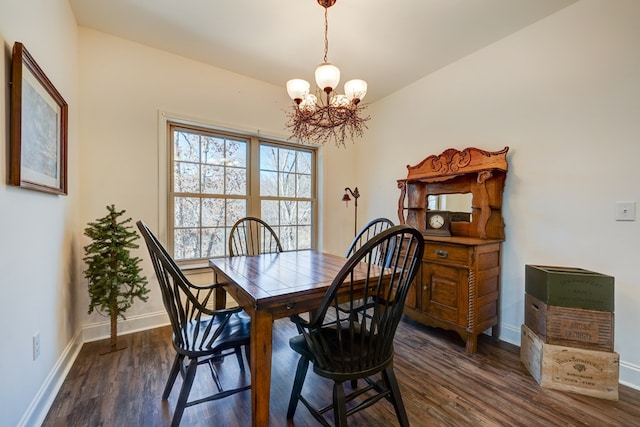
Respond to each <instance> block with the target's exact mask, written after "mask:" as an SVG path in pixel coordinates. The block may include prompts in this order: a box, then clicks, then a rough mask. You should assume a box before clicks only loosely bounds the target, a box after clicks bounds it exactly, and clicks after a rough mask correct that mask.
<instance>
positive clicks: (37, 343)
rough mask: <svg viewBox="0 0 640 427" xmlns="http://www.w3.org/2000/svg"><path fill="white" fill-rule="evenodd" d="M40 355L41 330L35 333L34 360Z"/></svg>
mask: <svg viewBox="0 0 640 427" xmlns="http://www.w3.org/2000/svg"><path fill="white" fill-rule="evenodd" d="M38 357H40V332H36V333H35V334H33V360H36V359H37V358H38Z"/></svg>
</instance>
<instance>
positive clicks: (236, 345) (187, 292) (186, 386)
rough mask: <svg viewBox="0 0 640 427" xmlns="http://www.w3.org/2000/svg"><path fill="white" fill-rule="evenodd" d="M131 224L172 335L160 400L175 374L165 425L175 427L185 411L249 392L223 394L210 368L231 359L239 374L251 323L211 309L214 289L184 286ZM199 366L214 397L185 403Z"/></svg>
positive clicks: (159, 249)
mask: <svg viewBox="0 0 640 427" xmlns="http://www.w3.org/2000/svg"><path fill="white" fill-rule="evenodd" d="M136 224H137V226H138V229H140V232H141V234H142V236H143V237H144V240H145V242H146V244H147V249H148V250H149V255H150V256H151V261H152V263H153V267H154V269H155V273H156V276H157V278H158V282H159V284H160V289H161V291H162V301H163V303H164V306H165V309H166V310H167V314H168V315H169V320H170V321H171V328H172V330H173V347H174V349H175V350H176V357H175V359H174V362H173V365H172V367H171V372H170V373H169V378H168V379H167V383H166V385H165V388H164V392H163V394H162V399H167V398H168V397H169V394H170V393H171V389H172V388H173V385H174V383H175V381H176V378H177V376H178V373H180V374H181V375H182V377H183V382H182V387H181V388H180V394H179V396H178V401H177V403H176V408H175V411H174V414H173V419H172V421H171V425H172V426H174V427H175V426H178V425H179V424H180V420H181V419H182V414H183V412H184V410H185V408H187V407H189V406H192V405H197V404H199V403H204V402H208V401H211V400H217V399H221V398H224V397H227V396H230V395H232V394H235V393H238V392H241V391H244V390H248V389H250V388H251V385H245V386H240V387H236V388H233V389H228V390H225V389H223V388H222V384H221V383H220V380H219V377H218V374H217V372H216V367H215V366H214V362H218V361H220V360H222V358H224V357H226V356H229V355H231V354H235V355H236V357H237V360H238V364H239V365H240V370H241V372H244V370H245V368H244V363H243V361H242V350H241V348H242V347H244V348H245V353H246V357H247V361H248V360H249V338H250V335H249V334H250V329H251V323H250V322H251V319H250V317H249V316H248V315H247V314H246V313H245V312H244V311H243V310H242V308H241V307H235V308H229V309H219V310H214V309H211V308H210V306H211V305H212V303H213V298H214V290H215V289H216V288H217V287H218V286H219V285H217V284H213V285H205V286H200V285H195V284H192V283H190V282H189V280H188V279H187V278H186V277H185V276H184V274H182V272H181V271H180V268H179V267H178V266H177V265H176V263H175V261H174V260H173V259H172V258H171V256H170V255H169V254H168V253H167V251H166V250H165V249H164V247H163V246H162V245H161V244H160V242H159V241H158V239H157V238H156V237H155V236H154V235H153V233H152V232H151V231H150V230H149V228H148V227H147V226H146V224H144V222H142V221H138V222H137V223H136ZM205 363H206V364H208V365H209V369H210V371H211V375H212V377H213V379H214V382H215V384H216V388H217V391H216V392H214V393H213V394H211V395H210V396H207V397H204V398H201V399H196V400H192V401H189V400H188V398H189V393H190V391H191V387H192V385H193V381H194V379H195V376H196V370H197V368H198V365H201V364H205Z"/></svg>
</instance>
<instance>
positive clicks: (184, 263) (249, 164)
mask: <svg viewBox="0 0 640 427" xmlns="http://www.w3.org/2000/svg"><path fill="white" fill-rule="evenodd" d="M163 116H164V119H165V123H166V127H165V132H166V134H165V144H166V151H165V153H166V159H165V160H164V166H163V169H162V170H164V173H166V179H165V180H164V181H165V185H166V188H165V191H164V197H165V203H164V212H165V213H166V214H165V215H166V217H165V218H166V222H165V223H166V226H165V227H162V228H164V230H165V232H166V239H165V240H166V244H167V250H168V251H169V253H170V254H171V255H172V256H173V255H174V252H175V250H174V249H175V234H174V233H175V231H174V230H175V223H174V221H175V216H174V209H175V198H176V195H179V194H181V193H180V192H176V191H174V190H175V187H174V165H175V161H174V158H173V150H174V131H175V129H179V130H185V131H187V132H188V131H193V132H194V133H201V134H211V135H214V136H219V137H228V138H231V139H242V140H245V141H246V143H247V154H246V159H247V161H246V169H247V175H248V176H247V192H246V195H226V194H225V195H219V194H216V195H213V196H212V195H209V194H205V195H203V196H201V194H202V193H185V194H189V197H197V198H201V199H202V198H223V199H244V200H246V203H247V216H255V217H259V218H260V217H261V206H262V201H263V200H300V201H309V202H311V205H312V208H311V211H312V212H311V236H310V237H311V249H317V247H318V232H319V231H318V230H319V224H318V148H317V147H314V146H308V145H303V144H296V143H292V142H290V141H283V140H280V139H278V138H277V137H270V136H265V135H263V134H256V133H251V132H246V131H242V130H235V129H229V128H221V127H217V126H213V125H207V124H203V123H196V122H191V121H183V120H178V119H176V118H168V117H166V115H164V114H163ZM262 144H266V145H269V146H275V147H278V148H283V149H293V150H298V151H305V152H308V153H310V154H311V196H310V197H309V198H306V197H305V198H297V197H294V198H291V197H281V196H261V195H260V147H261V146H262ZM160 162H161V164H162V163H163V161H162V159H160ZM162 187H163V186H162V185H161V192H162ZM178 197H179V196H178ZM161 199H162V197H161ZM161 204H162V201H161ZM161 209H162V208H161ZM161 216H163V215H161ZM232 225H233V224H226V225H225V228H226V229H227V232H228V229H229V228H230V227H231V226H232ZM225 238H227V239H228V234H227V233H225ZM226 250H227V249H226V247H225V254H226ZM207 259H208V258H194V259H181V260H176V262H177V263H178V265H180V266H181V267H182V268H185V267H186V268H188V267H190V266H191V267H194V268H197V267H202V266H203V265H204V264H205V263H206V260H207Z"/></svg>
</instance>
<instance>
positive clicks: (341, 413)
mask: <svg viewBox="0 0 640 427" xmlns="http://www.w3.org/2000/svg"><path fill="white" fill-rule="evenodd" d="M333 418H334V420H335V423H336V427H347V402H346V400H345V397H344V386H343V383H339V382H334V383H333Z"/></svg>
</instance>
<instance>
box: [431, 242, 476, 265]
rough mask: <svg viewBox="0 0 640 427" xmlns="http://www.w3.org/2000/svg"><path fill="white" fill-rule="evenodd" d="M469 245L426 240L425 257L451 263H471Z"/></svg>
mask: <svg viewBox="0 0 640 427" xmlns="http://www.w3.org/2000/svg"><path fill="white" fill-rule="evenodd" d="M469 251H470V249H469V247H468V246H464V245H453V244H449V243H440V242H425V245H424V256H423V259H425V260H427V261H437V262H445V263H451V264H463V265H468V264H469Z"/></svg>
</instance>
